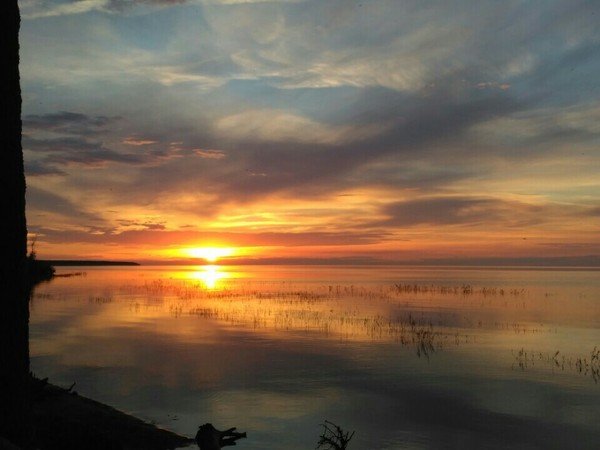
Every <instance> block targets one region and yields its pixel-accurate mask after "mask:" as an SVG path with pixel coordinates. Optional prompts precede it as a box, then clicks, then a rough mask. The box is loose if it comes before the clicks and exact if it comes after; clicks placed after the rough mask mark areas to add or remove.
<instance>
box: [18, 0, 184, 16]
mask: <svg viewBox="0 0 600 450" xmlns="http://www.w3.org/2000/svg"><path fill="white" fill-rule="evenodd" d="M186 2H187V0H67V1H63V2H59V3H55V2H49V1H46V0H22V1H20V2H19V3H20V7H21V10H22V16H23V18H24V19H38V18H43V17H56V16H70V15H76V14H85V13H89V12H92V11H102V12H122V11H124V10H125V9H129V8H132V7H135V6H139V5H150V6H153V5H154V6H172V5H180V4H183V3H186Z"/></svg>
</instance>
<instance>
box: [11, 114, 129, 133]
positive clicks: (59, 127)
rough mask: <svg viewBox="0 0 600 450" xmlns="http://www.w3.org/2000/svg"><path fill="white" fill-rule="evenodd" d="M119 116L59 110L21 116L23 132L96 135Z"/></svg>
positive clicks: (118, 119) (104, 130)
mask: <svg viewBox="0 0 600 450" xmlns="http://www.w3.org/2000/svg"><path fill="white" fill-rule="evenodd" d="M120 120H121V118H120V117H108V116H88V115H86V114H81V113H76V112H70V111H61V112H58V113H51V114H41V115H38V114H28V115H26V116H25V117H23V128H24V130H25V132H28V131H30V130H43V131H52V132H55V133H67V134H76V135H87V136H89V135H97V134H100V133H103V132H106V131H107V130H108V128H109V127H111V126H114V125H116V123H117V122H118V121H120Z"/></svg>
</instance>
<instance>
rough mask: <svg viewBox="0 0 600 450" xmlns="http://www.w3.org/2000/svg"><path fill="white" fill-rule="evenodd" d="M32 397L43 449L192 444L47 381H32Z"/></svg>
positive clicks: (127, 449)
mask: <svg viewBox="0 0 600 450" xmlns="http://www.w3.org/2000/svg"><path fill="white" fill-rule="evenodd" d="M32 397H33V415H34V423H35V433H36V435H35V443H36V448H38V449H40V450H54V449H56V450H58V449H61V450H70V449H78V450H79V449H83V448H85V449H89V450H96V449H98V450H100V449H103V450H167V449H174V448H177V447H182V446H185V445H189V444H191V443H193V440H192V439H191V438H188V437H185V436H180V435H178V434H176V433H173V432H171V431H168V430H164V429H160V428H157V427H156V426H154V425H151V424H149V423H146V422H144V421H142V420H140V419H138V418H136V417H133V416H130V415H128V414H125V413H123V412H121V411H118V410H116V409H114V408H112V407H110V406H107V405H104V404H102V403H99V402H97V401H94V400H91V399H88V398H85V397H82V396H81V395H78V394H77V393H76V392H74V391H73V390H71V389H64V388H60V387H57V386H54V385H52V384H49V383H47V382H46V381H45V380H38V379H32Z"/></svg>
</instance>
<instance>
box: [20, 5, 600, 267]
mask: <svg viewBox="0 0 600 450" xmlns="http://www.w3.org/2000/svg"><path fill="white" fill-rule="evenodd" d="M19 6H20V9H21V19H22V21H21V33H20V45H21V63H20V71H21V88H22V96H23V114H22V119H23V151H24V160H25V169H26V179H27V222H28V230H29V236H30V242H31V244H33V245H34V249H35V251H36V253H37V256H38V257H39V258H43V259H111V260H133V261H138V262H148V261H179V260H184V259H190V258H191V259H192V260H194V259H195V258H203V257H204V258H209V257H210V256H212V257H213V258H214V257H220V258H221V260H229V261H234V262H235V261H246V262H261V261H262V262H273V261H279V262H281V261H285V262H294V261H296V262H298V261H304V262H307V261H313V262H314V261H330V262H415V261H429V262H432V261H438V262H439V261H442V262H452V261H454V262H456V261H467V260H469V261H488V262H489V261H496V262H497V261H503V262H509V261H534V260H535V261H538V260H544V259H545V260H548V261H550V260H552V259H555V260H556V258H560V259H559V260H560V261H571V262H574V263H576V262H578V261H579V262H581V261H584V260H585V261H587V262H589V261H596V262H598V260H599V259H600V257H599V256H598V255H600V176H599V174H600V101H599V99H600V89H599V88H600V76H599V74H600V27H598V23H599V20H600V3H599V2H597V1H596V0H590V1H580V0H561V1H554V0H539V1H536V0H527V1H514V0H504V1H496V0H478V1H471V0H469V1H466V0H465V1H460V0H439V1H428V2H423V1H421V0H406V1H405V0H315V1H312V0H78V1H73V0H54V1H49V0H19ZM206 248H208V249H212V250H211V252H212V253H210V255H209V256H207V253H206V252H207V251H206V250H203V249H206ZM215 249H216V250H215ZM219 249H220V250H219ZM211 259H212V258H211Z"/></svg>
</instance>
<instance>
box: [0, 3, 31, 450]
mask: <svg viewBox="0 0 600 450" xmlns="http://www.w3.org/2000/svg"><path fill="white" fill-rule="evenodd" d="M0 24H1V25H0V29H1V30H2V31H1V33H2V42H3V48H4V50H3V56H4V58H5V59H4V64H3V75H4V76H3V81H2V107H1V110H2V120H1V126H2V130H3V132H2V134H1V136H2V139H3V141H4V146H3V148H2V150H1V153H2V163H1V164H0V211H1V214H2V221H1V223H2V229H3V230H4V232H3V234H2V235H0V248H1V254H0V266H1V267H0V275H1V276H2V285H1V286H0V289H1V291H0V301H1V303H0V308H1V310H0V389H1V392H2V397H1V400H0V412H1V414H0V436H3V437H5V438H8V439H9V440H10V441H12V442H14V443H16V444H19V445H20V446H22V447H25V448H26V447H28V446H29V442H30V440H31V439H32V433H31V406H30V405H31V403H30V396H29V347H28V334H29V328H28V327H29V325H28V322H29V305H28V287H27V284H28V283H27V265H26V259H27V225H26V221H25V172H24V168H23V149H22V147H21V87H20V79H19V28H20V15H19V6H18V2H17V0H4V1H2V2H0Z"/></svg>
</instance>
